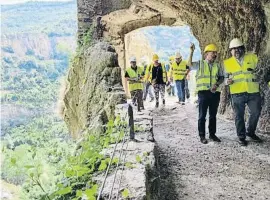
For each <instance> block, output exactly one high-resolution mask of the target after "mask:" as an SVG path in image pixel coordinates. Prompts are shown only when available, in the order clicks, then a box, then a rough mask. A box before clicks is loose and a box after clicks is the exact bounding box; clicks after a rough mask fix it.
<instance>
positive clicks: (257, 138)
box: [246, 134, 262, 142]
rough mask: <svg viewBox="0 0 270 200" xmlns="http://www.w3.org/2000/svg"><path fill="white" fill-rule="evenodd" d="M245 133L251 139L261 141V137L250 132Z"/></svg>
mask: <svg viewBox="0 0 270 200" xmlns="http://www.w3.org/2000/svg"><path fill="white" fill-rule="evenodd" d="M246 135H247V136H248V137H250V138H251V139H252V140H254V141H255V142H262V139H261V138H259V137H258V136H257V135H256V134H252V135H249V134H246Z"/></svg>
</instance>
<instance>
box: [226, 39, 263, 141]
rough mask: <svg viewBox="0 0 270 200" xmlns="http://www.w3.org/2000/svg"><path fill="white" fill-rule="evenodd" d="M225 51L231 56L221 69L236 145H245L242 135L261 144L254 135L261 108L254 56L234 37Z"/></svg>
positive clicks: (256, 60) (255, 57) (256, 58)
mask: <svg viewBox="0 0 270 200" xmlns="http://www.w3.org/2000/svg"><path fill="white" fill-rule="evenodd" d="M229 50H230V52H231V55H232V56H231V57H230V58H229V59H226V60H224V68H225V71H226V73H227V76H226V77H227V85H229V88H230V93H231V97H232V107H233V110H234V113H235V126H236V132H237V136H238V138H239V144H240V145H241V146H246V145H247V141H246V136H249V137H250V138H251V139H252V140H254V141H257V142H262V140H261V139H260V138H259V137H258V136H257V135H256V134H255V131H256V127H257V123H258V120H259V117H260V113H261V109H262V105H261V96H260V91H259V82H258V80H257V79H256V76H255V73H254V71H255V68H256V66H257V63H258V57H257V55H255V54H254V53H246V52H245V47H244V44H243V42H242V41H241V40H240V39H239V38H234V39H233V40H232V41H231V42H230V45H229ZM246 105H247V106H248V108H249V119H248V125H247V128H246V126H245V107H246Z"/></svg>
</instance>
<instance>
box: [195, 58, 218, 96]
mask: <svg viewBox="0 0 270 200" xmlns="http://www.w3.org/2000/svg"><path fill="white" fill-rule="evenodd" d="M199 62H200V63H199V69H198V72H197V75H196V91H197V92H198V91H204V90H210V89H211V88H212V86H213V85H215V84H216V83H217V79H218V76H219V73H218V71H219V66H218V63H216V62H214V63H213V65H212V68H210V66H209V65H208V63H207V62H206V61H204V60H201V61H199ZM210 69H211V70H210ZM216 91H218V92H220V87H218V88H217V90H216Z"/></svg>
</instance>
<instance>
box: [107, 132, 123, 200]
mask: <svg viewBox="0 0 270 200" xmlns="http://www.w3.org/2000/svg"><path fill="white" fill-rule="evenodd" d="M126 136H127V132H126V134H125V136H124V139H123V142H122V147H121V152H120V156H119V161H118V163H117V166H116V170H115V174H114V178H113V185H112V187H111V191H110V195H109V200H110V199H111V198H112V192H113V189H114V183H115V179H116V175H117V171H118V167H119V163H120V162H121V158H122V155H123V152H124V151H123V147H124V144H125V142H126V141H127V139H126V138H127V137H126Z"/></svg>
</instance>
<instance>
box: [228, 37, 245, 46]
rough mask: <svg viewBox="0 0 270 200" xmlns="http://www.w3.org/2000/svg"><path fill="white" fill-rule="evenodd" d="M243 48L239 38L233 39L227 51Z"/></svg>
mask: <svg viewBox="0 0 270 200" xmlns="http://www.w3.org/2000/svg"><path fill="white" fill-rule="evenodd" d="M241 46H244V44H243V42H242V41H241V40H240V39H239V38H234V39H232V41H231V42H230V45H229V49H232V48H236V47H241Z"/></svg>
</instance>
